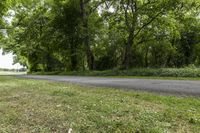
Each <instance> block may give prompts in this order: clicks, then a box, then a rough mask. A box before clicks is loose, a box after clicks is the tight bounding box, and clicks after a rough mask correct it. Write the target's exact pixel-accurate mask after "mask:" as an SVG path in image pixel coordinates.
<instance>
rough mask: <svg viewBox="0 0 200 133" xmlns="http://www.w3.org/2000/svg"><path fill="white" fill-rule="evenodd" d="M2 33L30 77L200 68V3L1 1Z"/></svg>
mask: <svg viewBox="0 0 200 133" xmlns="http://www.w3.org/2000/svg"><path fill="white" fill-rule="evenodd" d="M0 29H1V32H0V47H1V48H2V49H3V50H4V52H5V53H10V52H12V53H13V54H14V55H15V57H14V62H15V63H18V62H19V63H20V64H22V65H23V66H25V67H26V68H27V69H28V70H29V72H38V71H44V72H52V71H85V70H111V69H122V70H123V69H131V68H182V67H186V66H190V65H193V66H196V67H199V66H200V0H1V2H0Z"/></svg>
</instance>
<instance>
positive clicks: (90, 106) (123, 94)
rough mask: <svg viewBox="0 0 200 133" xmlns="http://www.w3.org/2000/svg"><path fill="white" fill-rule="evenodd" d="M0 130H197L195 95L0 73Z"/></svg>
mask: <svg viewBox="0 0 200 133" xmlns="http://www.w3.org/2000/svg"><path fill="white" fill-rule="evenodd" d="M0 125H1V128H0V132H67V131H68V130H69V129H70V128H72V130H73V132H75V133H76V132H109V133H110V132H127V133H129V132H137V133H163V132H178V133H186V132H187V133H189V132H194V133H197V132H199V131H200V99H199V98H192V97H175V96H159V95H155V94H150V93H141V92H135V91H124V90H117V89H112V88H101V87H95V88H94V87H86V86H79V85H72V84H66V83H57V82H48V81H38V80H29V79H17V78H14V77H12V76H0Z"/></svg>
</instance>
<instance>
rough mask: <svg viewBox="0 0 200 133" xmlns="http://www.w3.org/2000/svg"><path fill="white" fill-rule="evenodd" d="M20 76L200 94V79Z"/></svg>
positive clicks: (176, 93) (181, 93) (187, 94)
mask: <svg viewBox="0 0 200 133" xmlns="http://www.w3.org/2000/svg"><path fill="white" fill-rule="evenodd" d="M18 77H22V78H31V79H38V80H50V81H59V82H69V83H76V84H82V85H90V86H100V87H112V88H120V89H129V90H140V91H148V92H156V93H161V94H172V95H185V96H200V81H188V80H155V79H133V78H128V79H127V78H99V77H78V76H33V75H21V76H18Z"/></svg>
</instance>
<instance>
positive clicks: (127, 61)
mask: <svg viewBox="0 0 200 133" xmlns="http://www.w3.org/2000/svg"><path fill="white" fill-rule="evenodd" d="M133 34H134V32H132V31H131V32H130V33H129V36H128V39H127V43H126V46H125V55H124V61H123V67H124V68H125V69H129V68H130V67H131V62H132V45H133V42H134V37H133Z"/></svg>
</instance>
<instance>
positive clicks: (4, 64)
mask: <svg viewBox="0 0 200 133" xmlns="http://www.w3.org/2000/svg"><path fill="white" fill-rule="evenodd" d="M0 68H7V69H18V68H23V67H22V66H21V65H19V64H16V65H13V55H12V54H11V53H10V54H7V55H2V50H1V49H0Z"/></svg>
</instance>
